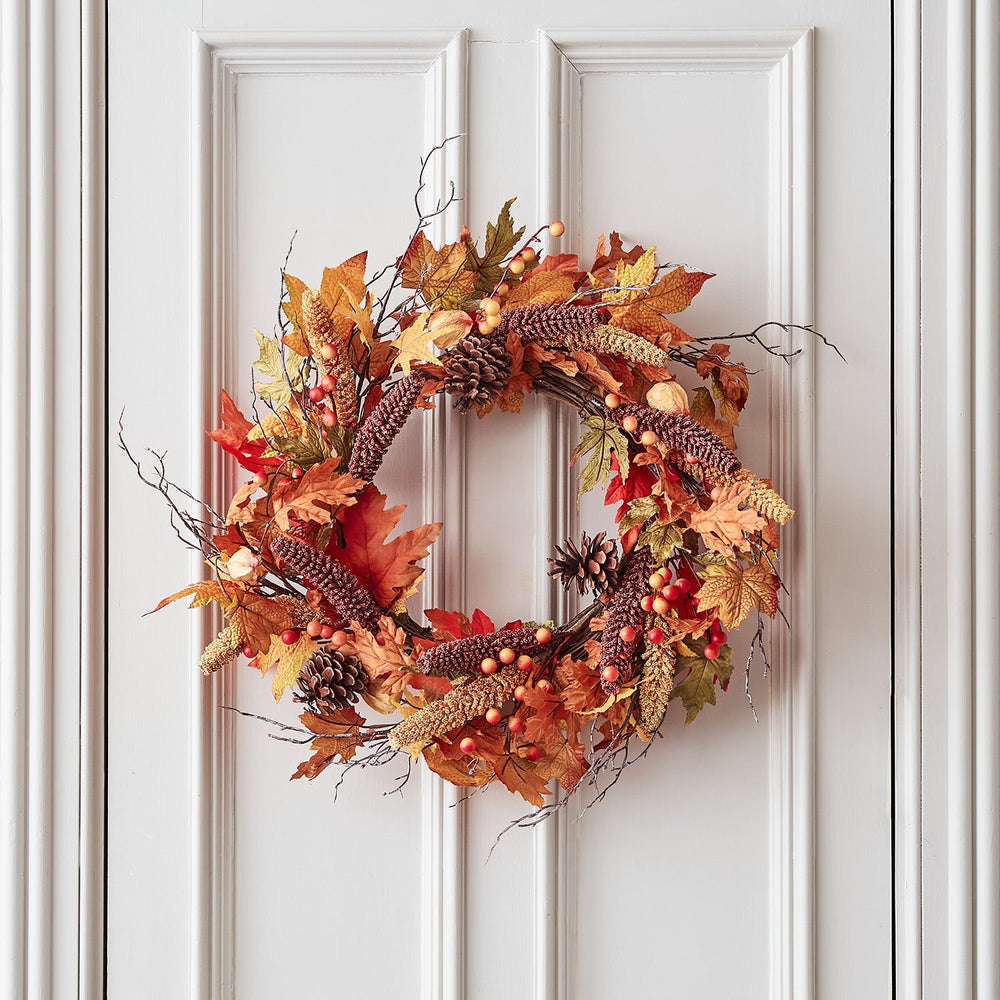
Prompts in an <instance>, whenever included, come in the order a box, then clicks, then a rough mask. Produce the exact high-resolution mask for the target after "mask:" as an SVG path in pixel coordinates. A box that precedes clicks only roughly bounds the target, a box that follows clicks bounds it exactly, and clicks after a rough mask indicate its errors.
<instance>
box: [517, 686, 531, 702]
mask: <svg viewBox="0 0 1000 1000" xmlns="http://www.w3.org/2000/svg"><path fill="white" fill-rule="evenodd" d="M527 690H528V689H527V688H526V687H525V686H524V685H523V684H518V686H517V687H516V688H514V701H524V693H525V692H526V691H527Z"/></svg>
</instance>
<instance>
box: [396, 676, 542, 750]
mask: <svg viewBox="0 0 1000 1000" xmlns="http://www.w3.org/2000/svg"><path fill="white" fill-rule="evenodd" d="M523 679H524V674H523V673H521V671H520V670H519V669H518V668H517V667H516V666H515V665H514V664H510V665H509V666H506V667H503V668H502V669H501V670H498V671H497V672H496V673H495V674H490V675H489V676H486V677H477V678H475V680H472V681H469V683H468V684H464V685H463V686H462V687H460V688H455V690H454V691H449V692H448V693H447V694H446V695H445V696H444V697H443V698H441V699H440V700H439V701H432V702H431V703H430V704H429V705H427V706H426V708H422V709H421V710H420V711H419V712H416V713H414V714H413V715H411V716H409V717H408V718H406V719H404V720H403V721H402V722H400V723H398V724H397V725H396V726H395V727H394V728H393V729H392V730H390V732H389V746H391V747H392V748H393V750H401V749H402V748H403V747H408V746H410V745H411V744H413V743H424V742H427V741H428V740H432V739H434V737H435V736H443V735H444V734H445V733H450V732H451V731H452V730H453V729H457V728H458V727H459V726H464V725H465V723H467V722H468V721H469V720H470V719H474V718H476V716H478V715H483V714H484V713H485V712H486V711H487V710H488V709H491V708H499V707H500V706H501V705H502V704H503V703H504V702H505V701H506V700H507V699H508V698H509V697H510V696H511V695H512V694H513V693H514V688H516V687H517V685H518V684H520V683H521V681H522V680H523Z"/></svg>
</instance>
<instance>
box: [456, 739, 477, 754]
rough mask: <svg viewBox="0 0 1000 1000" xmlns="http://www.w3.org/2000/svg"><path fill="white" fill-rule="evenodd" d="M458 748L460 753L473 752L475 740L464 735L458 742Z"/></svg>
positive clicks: (474, 750)
mask: <svg viewBox="0 0 1000 1000" xmlns="http://www.w3.org/2000/svg"><path fill="white" fill-rule="evenodd" d="M458 749H459V750H461V751H462V753H475V752H476V741H475V740H474V739H473V738H472V737H471V736H466V737H465V739H463V740H462V741H461V742H460V743H459V744H458Z"/></svg>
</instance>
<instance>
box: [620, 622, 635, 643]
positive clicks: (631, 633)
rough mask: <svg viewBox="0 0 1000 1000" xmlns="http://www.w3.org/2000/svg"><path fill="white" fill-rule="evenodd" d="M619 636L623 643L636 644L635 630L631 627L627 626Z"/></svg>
mask: <svg viewBox="0 0 1000 1000" xmlns="http://www.w3.org/2000/svg"><path fill="white" fill-rule="evenodd" d="M618 635H619V636H620V637H621V640H622V642H635V629H634V628H632V626H631V625H626V626H625V627H624V628H623V629H622V630H621V631H620V632H619V633H618Z"/></svg>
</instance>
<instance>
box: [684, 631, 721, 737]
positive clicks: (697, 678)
mask: <svg viewBox="0 0 1000 1000" xmlns="http://www.w3.org/2000/svg"><path fill="white" fill-rule="evenodd" d="M686 641H687V644H688V645H689V646H690V647H691V648H692V649H694V651H695V655H694V656H678V657H677V663H676V665H675V667H674V688H673V690H672V691H671V692H670V700H671V701H673V700H674V699H675V698H680V700H681V702H682V703H683V705H684V708H685V709H686V710H687V717H686V718H685V719H684V725H685V726H688V725H690V724H691V722H693V721H694V719H695V717H696V716H697V715H698V713H699V712H700V711H701V710H702V709H703V708H704V707H705V706H706V705H714V704H715V681H716V679H718V680H720V681H723V682H726V681H728V680H729V678H730V677H732V676H733V651H732V650H731V649H730V648H729V646H722V647H721V649H720V650H719V658H718V659H717V660H706V659H705V657H704V656H703V655H702V652H703V651H704V649H705V646H707V645H708V640H707V639H704V638H702V639H690V640H686ZM685 670H687V671H688V673H687V676H686V677H684V679H683V680H681V681H680V682H677V680H676V679H677V678H678V677H679V676H680V675H681V674H682V673H683V672H684V671H685Z"/></svg>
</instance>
